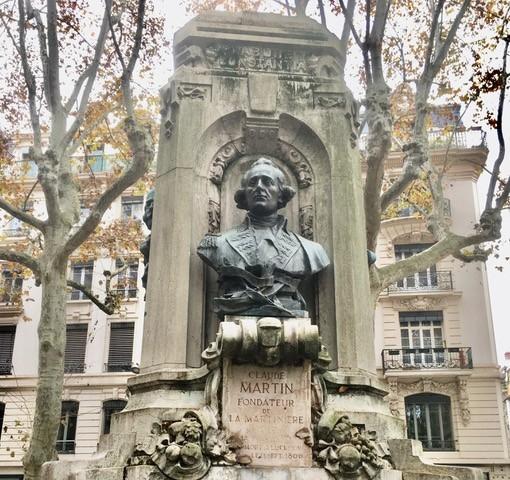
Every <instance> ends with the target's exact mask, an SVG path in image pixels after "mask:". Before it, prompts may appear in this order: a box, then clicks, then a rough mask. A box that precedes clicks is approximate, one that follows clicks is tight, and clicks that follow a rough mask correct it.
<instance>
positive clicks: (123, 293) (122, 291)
mask: <svg viewBox="0 0 510 480" xmlns="http://www.w3.org/2000/svg"><path fill="white" fill-rule="evenodd" d="M111 291H112V293H115V294H116V295H118V296H120V298H122V299H124V300H128V299H133V298H136V297H137V295H138V289H137V288H136V287H130V286H126V287H125V288H122V286H118V287H117V288H113V289H112V290H111Z"/></svg>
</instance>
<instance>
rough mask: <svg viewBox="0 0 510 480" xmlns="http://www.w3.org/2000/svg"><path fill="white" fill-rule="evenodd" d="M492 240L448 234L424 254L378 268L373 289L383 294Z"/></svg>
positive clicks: (477, 236) (481, 236) (482, 237)
mask: <svg viewBox="0 0 510 480" xmlns="http://www.w3.org/2000/svg"><path fill="white" fill-rule="evenodd" d="M489 240H492V239H491V238H487V237H486V236H485V235H483V234H475V235H471V236H468V237H463V236H460V235H455V234H453V233H448V234H447V235H446V236H445V237H444V238H443V239H441V240H440V241H439V242H437V243H435V244H434V245H432V246H431V247H429V248H427V249H426V250H424V251H423V252H420V253H417V254H416V255H413V256H412V257H408V258H406V259H404V260H400V261H398V262H395V263H392V264H391V265H386V266H384V267H381V268H377V267H376V270H377V272H376V274H375V275H374V276H375V277H377V279H378V284H377V285H372V288H373V289H375V290H376V291H378V292H381V291H382V290H384V289H385V288H386V287H388V286H390V285H392V284H393V283H395V282H397V281H398V280H401V279H402V278H405V277H407V276H409V275H412V274H414V273H416V272H420V271H423V270H425V269H427V268H428V267H430V266H431V265H434V264H435V263H437V262H438V261H439V260H441V259H443V258H445V257H446V256H448V255H453V254H456V253H457V252H460V251H461V250H462V249H463V248H466V247H469V246H471V245H478V244H479V243H481V242H485V241H489Z"/></svg>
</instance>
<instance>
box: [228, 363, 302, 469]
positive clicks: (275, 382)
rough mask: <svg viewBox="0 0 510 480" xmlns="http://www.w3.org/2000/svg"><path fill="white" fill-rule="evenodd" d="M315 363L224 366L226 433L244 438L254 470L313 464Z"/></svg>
mask: <svg viewBox="0 0 510 480" xmlns="http://www.w3.org/2000/svg"><path fill="white" fill-rule="evenodd" d="M310 381H311V380H310V362H304V365H302V366H287V365H286V366H277V367H264V366H257V365H233V364H232V363H230V361H228V360H226V361H225V362H224V364H223V402H222V403H223V415H222V418H223V428H224V429H225V430H227V431H228V432H229V433H233V434H236V435H237V436H239V437H240V439H241V443H242V448H241V450H240V452H238V454H239V455H240V456H241V457H243V461H247V462H249V464H250V465H253V466H283V465H289V464H292V465H294V466H296V467H310V466H311V465H312V449H311V447H310V446H309V445H307V444H306V443H305V442H306V441H307V440H308V443H310V440H311V435H312V432H311V408H312V406H311V390H310Z"/></svg>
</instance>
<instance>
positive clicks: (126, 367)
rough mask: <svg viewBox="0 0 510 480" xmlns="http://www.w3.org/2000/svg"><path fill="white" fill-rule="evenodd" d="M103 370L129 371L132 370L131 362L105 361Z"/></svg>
mask: <svg viewBox="0 0 510 480" xmlns="http://www.w3.org/2000/svg"><path fill="white" fill-rule="evenodd" d="M105 371H106V372H131V371H132V363H131V362H122V363H120V362H119V363H117V362H113V363H111V362H108V363H105Z"/></svg>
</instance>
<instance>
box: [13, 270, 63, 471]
mask: <svg viewBox="0 0 510 480" xmlns="http://www.w3.org/2000/svg"><path fill="white" fill-rule="evenodd" d="M49 263H50V265H49V266H48V267H47V268H46V269H45V270H44V271H43V272H42V274H41V287H42V302H41V318H40V321H39V328H38V333H39V381H38V385H37V395H36V406H35V411H36V412H37V415H36V417H35V418H34V425H33V429H32V439H31V442H30V448H29V449H28V452H27V453H26V455H25V456H24V457H23V465H24V468H25V480H39V479H40V470H41V466H42V464H43V463H44V462H47V461H49V460H52V459H53V458H54V457H55V444H56V440H57V433H58V427H59V423H60V416H61V401H62V399H61V393H62V387H63V379H64V353H65V343H66V329H65V305H66V276H67V275H66V274H67V271H66V270H67V264H66V263H65V262H63V264H61V265H54V262H49Z"/></svg>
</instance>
